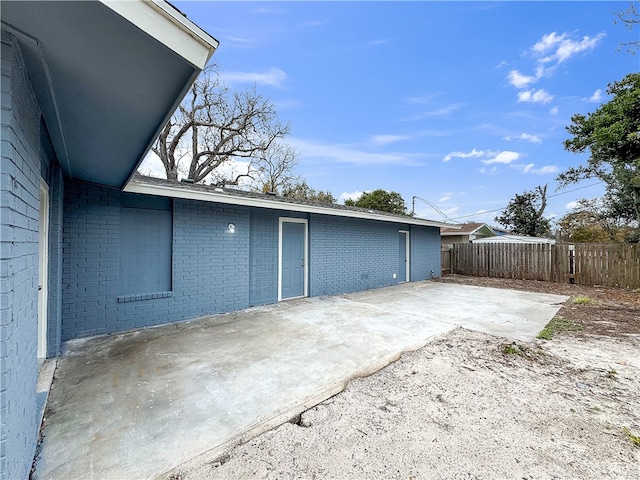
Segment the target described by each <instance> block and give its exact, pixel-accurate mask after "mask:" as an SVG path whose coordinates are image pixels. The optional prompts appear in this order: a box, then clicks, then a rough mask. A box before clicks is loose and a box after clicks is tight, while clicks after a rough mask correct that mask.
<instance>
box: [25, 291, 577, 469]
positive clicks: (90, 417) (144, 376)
mask: <svg viewBox="0 0 640 480" xmlns="http://www.w3.org/2000/svg"><path fill="white" fill-rule="evenodd" d="M566 298H567V297H563V296H557V295H546V294H539V293H529V292H520V291H513V290H498V289H490V288H482V287H472V286H463V285H453V284H444V283H437V282H419V283H408V284H403V285H400V286H395V287H389V288H383V289H378V290H370V291H366V292H359V293H354V294H348V295H341V296H336V297H320V298H304V299H299V300H293V301H288V302H282V303H279V304H275V305H269V306H264V307H255V308H251V309H247V310H244V311H241V312H236V313H231V314H225V315H216V316H211V317H206V318H202V319H198V320H193V321H190V322H182V323H176V324H171V325H165V326H161V327H155V328H148V329H143V330H138V331H134V332H129V333H124V334H120V335H111V336H103V337H94V338H90V339H84V340H77V341H72V342H68V343H67V345H66V352H65V354H64V355H63V357H62V358H60V359H59V362H58V368H57V371H56V379H55V381H54V385H53V388H52V390H51V392H50V395H49V403H48V406H47V412H46V419H45V423H44V439H43V443H42V449H41V453H40V455H39V458H38V461H37V465H36V477H37V478H39V479H45V478H46V479H49V478H52V479H79V478H82V479H86V478H100V479H124V478H136V479H138V478H154V477H156V476H158V475H161V474H162V473H163V472H166V471H168V470H170V469H173V468H175V467H176V466H178V465H180V464H182V463H184V462H186V461H188V460H190V459H192V458H194V457H196V456H198V455H200V454H203V453H204V452H206V451H209V450H212V449H218V450H220V451H221V452H222V450H223V449H225V448H226V447H228V446H230V445H231V444H233V443H235V442H239V441H243V440H246V439H248V438H250V437H252V436H254V435H257V434H259V433H262V432H263V431H266V430H268V429H270V428H273V427H275V426H277V425H279V424H280V423H282V422H284V421H287V420H289V419H291V418H293V417H295V416H296V415H298V414H299V413H300V412H302V411H304V410H306V409H308V408H309V407H311V406H313V405H315V404H317V403H319V402H321V401H322V400H325V399H326V398H328V397H330V396H332V395H334V394H335V393H337V392H339V391H340V390H341V389H342V388H344V385H345V384H346V382H348V381H349V380H350V379H352V378H354V377H357V376H364V375H368V374H371V373H373V372H375V371H377V370H379V369H380V368H382V367H384V366H386V365H387V364H389V363H390V362H392V361H393V360H395V359H397V358H398V357H399V356H400V355H401V354H402V353H403V352H406V351H409V350H415V349H417V348H420V347H422V346H424V345H425V344H426V343H427V342H428V341H429V339H431V338H433V337H434V336H436V335H440V334H443V333H445V332H447V331H449V330H451V329H452V328H454V327H456V326H462V327H465V328H469V329H473V330H479V331H483V332H485V333H490V334H495V335H500V336H505V337H508V338H510V339H516V340H525V341H526V340H531V339H532V338H534V337H535V335H536V334H537V333H538V332H539V331H540V330H541V329H542V327H543V326H544V325H545V324H546V323H547V322H548V321H549V319H550V318H551V317H553V315H554V314H555V313H556V312H557V311H558V309H559V308H560V305H561V303H562V302H564V301H565V300H566Z"/></svg>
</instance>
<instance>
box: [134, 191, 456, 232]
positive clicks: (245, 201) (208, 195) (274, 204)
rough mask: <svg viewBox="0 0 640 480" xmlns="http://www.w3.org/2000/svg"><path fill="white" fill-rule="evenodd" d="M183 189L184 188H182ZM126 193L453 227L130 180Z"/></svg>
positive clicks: (412, 218) (424, 220) (405, 218)
mask: <svg viewBox="0 0 640 480" xmlns="http://www.w3.org/2000/svg"><path fill="white" fill-rule="evenodd" d="M181 187H183V186H181ZM124 191H125V192H128V193H140V194H144V195H155V196H162V197H171V198H183V199H189V200H201V201H205V202H216V203H223V204H229V205H242V206H246V207H258V208H270V209H275V210H285V211H295V212H304V213H316V214H321V215H332V216H338V217H349V218H362V219H367V220H378V221H381V222H391V223H399V224H408V225H420V226H425V227H438V228H440V227H452V226H453V225H451V224H448V223H443V222H436V221H432V220H426V219H422V218H415V217H394V216H391V215H384V214H380V213H375V212H371V213H369V212H361V211H356V210H339V209H335V208H331V207H323V206H319V205H305V204H300V203H287V202H280V201H277V200H270V199H266V198H252V197H242V196H236V195H230V194H228V193H216V192H210V191H202V190H197V189H195V188H193V189H191V188H174V187H171V186H169V185H153V184H150V183H145V182H141V181H138V180H135V179H134V180H131V181H130V182H129V183H128V184H127V186H126V187H125V188H124Z"/></svg>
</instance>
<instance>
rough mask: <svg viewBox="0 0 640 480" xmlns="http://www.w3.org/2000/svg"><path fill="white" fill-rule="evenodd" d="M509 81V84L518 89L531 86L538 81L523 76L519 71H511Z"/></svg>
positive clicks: (534, 78) (508, 76)
mask: <svg viewBox="0 0 640 480" xmlns="http://www.w3.org/2000/svg"><path fill="white" fill-rule="evenodd" d="M507 80H509V83H510V84H511V85H513V86H514V87H516V88H523V87H526V86H527V85H529V84H530V83H533V82H535V81H536V80H538V78H536V77H531V76H528V75H523V74H521V73H520V72H519V71H518V70H511V71H510V72H509V75H507Z"/></svg>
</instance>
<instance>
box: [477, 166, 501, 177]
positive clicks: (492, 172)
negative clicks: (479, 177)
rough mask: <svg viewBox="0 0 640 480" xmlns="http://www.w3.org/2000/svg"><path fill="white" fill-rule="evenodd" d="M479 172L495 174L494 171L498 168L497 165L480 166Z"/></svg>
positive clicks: (496, 171)
mask: <svg viewBox="0 0 640 480" xmlns="http://www.w3.org/2000/svg"><path fill="white" fill-rule="evenodd" d="M480 173H486V174H487V175H495V174H496V173H498V168H497V167H491V168H486V167H482V168H481V169H480Z"/></svg>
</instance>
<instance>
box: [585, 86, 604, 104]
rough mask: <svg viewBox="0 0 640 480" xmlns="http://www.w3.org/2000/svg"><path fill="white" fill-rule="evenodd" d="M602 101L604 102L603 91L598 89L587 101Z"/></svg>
mask: <svg viewBox="0 0 640 480" xmlns="http://www.w3.org/2000/svg"><path fill="white" fill-rule="evenodd" d="M601 100H602V90H600V89H597V90H596V91H595V92H593V95H591V96H590V97H589V98H588V99H587V102H593V103H599V102H600V101H601Z"/></svg>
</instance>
